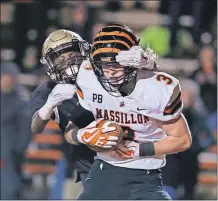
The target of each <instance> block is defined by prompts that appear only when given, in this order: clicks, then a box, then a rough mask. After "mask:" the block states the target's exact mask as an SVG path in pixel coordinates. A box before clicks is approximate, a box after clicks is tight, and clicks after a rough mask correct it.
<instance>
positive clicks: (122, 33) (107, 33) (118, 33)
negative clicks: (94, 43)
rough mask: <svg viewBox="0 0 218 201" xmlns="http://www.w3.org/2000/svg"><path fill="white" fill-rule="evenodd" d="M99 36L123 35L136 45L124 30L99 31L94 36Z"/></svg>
mask: <svg viewBox="0 0 218 201" xmlns="http://www.w3.org/2000/svg"><path fill="white" fill-rule="evenodd" d="M100 36H123V37H125V38H127V39H128V40H129V41H130V42H131V43H132V45H136V43H135V41H134V40H133V39H132V38H131V37H130V36H129V35H128V34H126V33H124V32H120V31H112V32H99V33H98V34H97V35H96V38H97V37H100Z"/></svg>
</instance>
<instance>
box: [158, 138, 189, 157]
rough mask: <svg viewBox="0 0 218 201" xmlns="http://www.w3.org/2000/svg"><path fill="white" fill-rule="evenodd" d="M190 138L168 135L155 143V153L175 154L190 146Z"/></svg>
mask: <svg viewBox="0 0 218 201" xmlns="http://www.w3.org/2000/svg"><path fill="white" fill-rule="evenodd" d="M190 146H191V143H190V140H189V139H188V138H186V137H183V138H179V137H173V136H168V137H166V138H165V139H163V140H161V141H159V142H155V143H154V150H155V155H163V154H174V153H177V152H182V151H185V150H186V149H188V148H190Z"/></svg>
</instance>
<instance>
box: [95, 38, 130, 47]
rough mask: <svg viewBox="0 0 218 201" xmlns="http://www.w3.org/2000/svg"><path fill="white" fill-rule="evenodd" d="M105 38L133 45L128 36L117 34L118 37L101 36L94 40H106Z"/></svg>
mask: <svg viewBox="0 0 218 201" xmlns="http://www.w3.org/2000/svg"><path fill="white" fill-rule="evenodd" d="M105 40H120V41H123V42H125V43H127V44H128V45H129V46H130V47H132V43H131V42H130V41H129V39H127V38H126V37H123V36H116V37H113V36H100V37H97V38H95V40H94V41H105Z"/></svg>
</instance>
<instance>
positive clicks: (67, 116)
mask: <svg viewBox="0 0 218 201" xmlns="http://www.w3.org/2000/svg"><path fill="white" fill-rule="evenodd" d="M88 52H89V44H88V43H87V42H86V41H84V40H83V39H82V38H81V37H80V36H79V35H78V34H76V33H74V32H72V31H68V30H64V29H61V30H57V31H54V32H53V33H51V34H50V35H49V36H48V38H47V39H46V40H45V42H44V45H43V48H42V58H41V63H42V64H44V65H45V66H46V68H47V74H48V75H49V77H50V78H51V80H49V81H46V82H45V83H43V84H41V85H40V86H38V87H37V88H36V89H35V90H34V92H33V93H32V95H31V99H30V107H31V111H32V124H31V129H32V132H33V134H37V133H41V132H42V131H43V130H44V128H45V126H46V124H47V122H48V121H49V120H50V119H52V120H55V121H56V122H57V123H58V124H59V127H60V129H61V130H62V132H63V133H64V131H65V129H66V127H67V125H68V122H69V121H71V122H73V123H74V124H75V125H77V126H78V127H80V128H83V127H85V126H87V125H88V124H89V123H90V122H92V121H93V120H94V117H93V115H92V113H91V112H89V111H87V110H85V109H84V108H83V107H81V106H80V105H78V104H77V103H78V101H77V97H76V94H75V89H76V87H75V84H74V82H75V79H76V76H77V73H78V70H79V66H80V65H81V63H82V62H83V61H84V60H85V59H87V57H88ZM64 146H65V148H66V147H68V148H69V146H70V148H72V152H73V153H72V155H71V160H73V161H71V162H74V165H75V168H76V170H77V172H78V173H79V176H80V178H81V180H82V183H83V182H84V181H85V179H86V174H87V173H88V171H89V169H90V166H91V164H92V163H93V161H94V156H95V152H93V151H91V150H90V149H88V148H87V147H86V145H79V146H72V145H70V144H68V143H66V144H65V145H64ZM66 152H67V153H66V154H67V155H68V156H69V151H66Z"/></svg>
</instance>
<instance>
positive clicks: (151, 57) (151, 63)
mask: <svg viewBox="0 0 218 201" xmlns="http://www.w3.org/2000/svg"><path fill="white" fill-rule="evenodd" d="M157 57H158V56H157V54H156V53H154V51H153V50H152V49H151V48H149V47H147V48H146V50H143V49H142V48H141V47H140V46H133V47H132V48H131V49H130V50H123V51H120V52H119V53H118V55H117V56H116V61H117V62H118V63H119V64H120V65H122V66H131V67H134V68H138V69H149V70H154V69H156V68H157V65H158V64H157V61H156V60H157Z"/></svg>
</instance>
